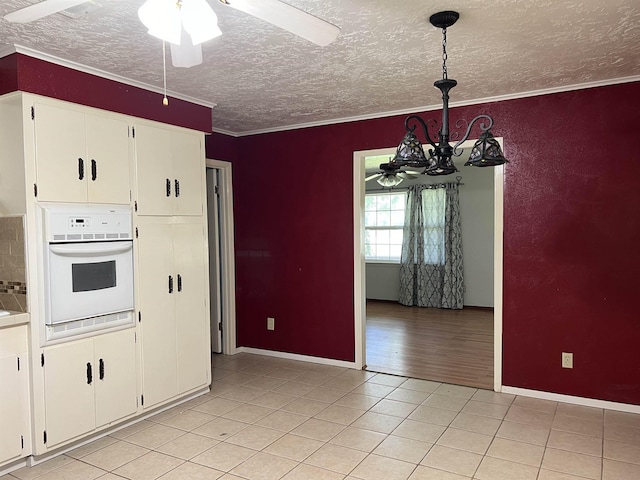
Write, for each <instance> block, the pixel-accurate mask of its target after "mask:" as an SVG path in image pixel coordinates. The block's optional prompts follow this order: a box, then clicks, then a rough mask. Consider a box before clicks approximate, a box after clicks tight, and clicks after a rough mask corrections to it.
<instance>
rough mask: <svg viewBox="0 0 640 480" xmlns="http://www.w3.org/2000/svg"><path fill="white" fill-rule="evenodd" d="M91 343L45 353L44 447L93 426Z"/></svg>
mask: <svg viewBox="0 0 640 480" xmlns="http://www.w3.org/2000/svg"><path fill="white" fill-rule="evenodd" d="M96 374H97V372H96V371H95V368H93V340H92V339H87V340H80V341H78V342H70V343H65V344H62V345H56V346H53V347H49V348H47V349H46V350H45V352H44V395H45V417H46V425H47V446H52V445H56V444H58V443H60V442H63V441H65V440H69V439H71V438H74V437H77V436H78V435H82V434H84V433H86V432H89V431H91V430H93V429H94V427H95V407H94V404H95V400H94V387H93V383H94V382H95V379H96V378H97V376H96Z"/></svg>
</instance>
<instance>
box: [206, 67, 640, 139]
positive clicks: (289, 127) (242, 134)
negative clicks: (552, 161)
mask: <svg viewBox="0 0 640 480" xmlns="http://www.w3.org/2000/svg"><path fill="white" fill-rule="evenodd" d="M638 81H640V75H633V76H631V77H621V78H612V79H608V80H599V81H596V82H587V83H578V84H574V85H565V86H562V87H552V88H542V89H540V90H531V91H528V92H518V93H510V94H508V95H496V96H494V97H485V98H475V99H472V100H464V101H460V102H451V103H450V104H449V108H454V107H465V106H468V105H479V104H483V103H493V102H502V101H505V100H517V99H520V98H528V97H538V96H541V95H551V94H553V93H563V92H571V91H574V90H584V89H587V88H595V87H606V86H610V85H618V84H621V83H632V82H638ZM440 109H442V104H437V105H427V106H424V107H415V108H411V109H404V110H392V111H388V112H379V113H369V114H366V115H357V116H354V117H344V118H335V119H332V120H323V121H318V122H309V123H298V124H295V125H285V126H281V127H273V128H264V129H260V130H250V131H247V132H237V133H233V132H228V131H225V130H216V129H215V128H214V129H213V131H214V132H219V133H224V134H225V135H231V136H233V137H248V136H250V135H260V134H262V133H275V132H284V131H287V130H298V129H301V128H310V127H321V126H324V125H335V124H337V123H348V122H357V121H360V120H373V119H376V118H384V117H393V116H396V115H409V114H412V113H418V112H430V111H432V110H440Z"/></svg>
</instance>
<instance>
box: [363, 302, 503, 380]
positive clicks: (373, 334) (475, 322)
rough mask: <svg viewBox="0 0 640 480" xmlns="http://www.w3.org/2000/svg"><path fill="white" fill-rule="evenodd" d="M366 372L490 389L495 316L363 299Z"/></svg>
mask: <svg viewBox="0 0 640 480" xmlns="http://www.w3.org/2000/svg"><path fill="white" fill-rule="evenodd" d="M366 341H367V345H366V349H367V350H366V352H367V370H371V371H374V372H382V373H391V374H395V375H403V376H408V377H413V378H422V379H425V380H434V381H438V382H445V383H452V384H456V385H466V386H470V387H477V388H487V389H493V312H492V311H490V310H483V309H477V308H464V309H462V310H448V309H437V308H421V307H405V306H404V305H400V304H399V303H394V302H382V301H375V300H367V340H366Z"/></svg>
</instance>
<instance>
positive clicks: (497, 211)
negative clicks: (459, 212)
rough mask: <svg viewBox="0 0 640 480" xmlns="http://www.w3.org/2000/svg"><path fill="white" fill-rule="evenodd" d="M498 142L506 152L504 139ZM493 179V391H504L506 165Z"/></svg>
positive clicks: (497, 168) (498, 169)
mask: <svg viewBox="0 0 640 480" xmlns="http://www.w3.org/2000/svg"><path fill="white" fill-rule="evenodd" d="M498 142H499V143H500V146H501V147H502V151H503V152H504V147H503V145H502V138H498ZM494 171H495V176H494V178H493V195H494V197H493V389H494V391H496V392H499V391H500V390H501V389H502V300H503V295H502V293H503V292H502V288H503V276H504V269H503V258H504V257H503V255H504V237H503V235H504V165H501V166H499V167H494Z"/></svg>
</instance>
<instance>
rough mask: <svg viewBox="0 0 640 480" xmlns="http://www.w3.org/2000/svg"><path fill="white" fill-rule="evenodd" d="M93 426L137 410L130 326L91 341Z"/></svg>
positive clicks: (134, 362)
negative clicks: (93, 370)
mask: <svg viewBox="0 0 640 480" xmlns="http://www.w3.org/2000/svg"><path fill="white" fill-rule="evenodd" d="M93 352H94V362H93V365H94V366H95V369H96V373H95V386H96V387H95V388H96V391H95V396H96V427H100V426H102V425H106V424H108V423H111V422H114V421H116V420H119V419H120V418H124V417H126V416H128V415H132V414H134V413H136V410H137V404H136V396H137V388H136V386H137V378H136V368H135V366H136V345H135V331H134V330H133V329H128V330H123V331H121V332H116V333H111V334H108V335H100V336H97V337H95V339H94V341H93Z"/></svg>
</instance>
